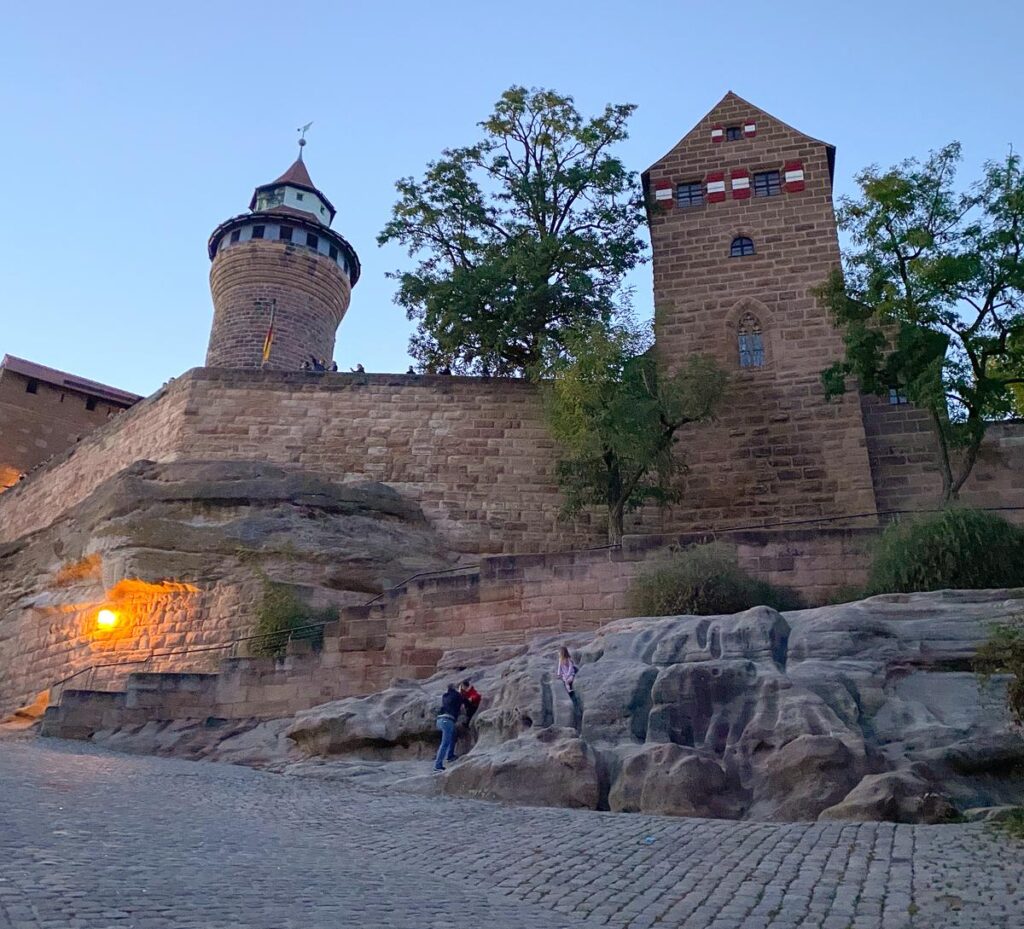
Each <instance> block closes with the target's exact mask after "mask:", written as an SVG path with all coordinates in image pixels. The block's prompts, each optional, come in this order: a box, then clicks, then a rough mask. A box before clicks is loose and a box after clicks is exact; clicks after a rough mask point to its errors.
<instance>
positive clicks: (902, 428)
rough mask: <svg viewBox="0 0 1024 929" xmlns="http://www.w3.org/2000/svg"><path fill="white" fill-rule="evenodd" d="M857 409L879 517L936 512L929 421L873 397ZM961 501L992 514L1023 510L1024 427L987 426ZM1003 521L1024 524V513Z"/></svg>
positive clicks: (937, 482) (937, 489)
mask: <svg viewBox="0 0 1024 929" xmlns="http://www.w3.org/2000/svg"><path fill="white" fill-rule="evenodd" d="M860 403H861V408H862V410H863V415H864V429H865V431H866V433H867V439H868V454H869V458H870V460H871V473H872V478H873V481H874V487H875V495H876V498H877V500H878V509H879V511H880V512H884V511H893V510H921V509H934V508H935V507H937V506H940V505H941V503H942V477H941V475H940V473H939V467H938V460H939V459H938V455H939V449H938V443H937V441H936V439H935V432H934V427H933V425H932V420H931V416H930V415H929V414H928V413H927V412H926V411H924V410H921V409H918V408H916V407H914V406H911V405H909V404H895V405H893V404H889V403H886V402H885V400H884V399H882V398H880V397H875V396H863V397H861V398H860ZM960 499H961V501H962V502H964V503H966V504H969V505H971V506H980V507H986V508H991V509H997V508H999V507H1024V423H1020V422H1014V423H996V424H993V425H991V426H989V428H988V431H987V432H986V434H985V440H984V442H983V443H982V446H981V449H980V451H979V453H978V460H977V461H976V462H975V465H974V468H973V469H972V471H971V474H970V477H968V479H967V483H966V484H965V485H964V486H963V488H962V489H961V491H960ZM1003 515H1005V516H1006V518H1007V519H1011V520H1014V521H1017V522H1024V510H1021V511H1015V510H1013V509H1007V510H1006V511H1005V512H1004V514H1003Z"/></svg>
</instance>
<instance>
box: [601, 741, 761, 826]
mask: <svg viewBox="0 0 1024 929" xmlns="http://www.w3.org/2000/svg"><path fill="white" fill-rule="evenodd" d="M738 787H739V785H738V784H730V783H729V779H728V777H727V776H726V773H725V771H724V770H723V769H722V766H721V765H720V764H719V763H718V762H717V761H715V760H714V759H713V758H709V757H706V756H704V755H700V754H698V753H697V752H695V751H694V750H693V749H688V748H682V747H681V746H679V745H671V744H663V745H645V746H643V747H642V748H639V749H637V750H635V751H633V752H632V753H630V754H629V755H628V756H627V757H626V759H625V760H624V761H623V763H622V765H621V768H620V769H619V772H618V776H617V777H616V779H615V783H614V784H613V785H612V788H611V791H610V793H609V795H608V808H609V809H611V810H612V811H614V812H623V813H638V812H644V813H665V814H668V815H671V816H705V817H712V818H724V819H737V818H739V814H740V813H741V812H742V810H743V807H744V806H745V804H744V802H743V797H742V791H740V790H739V789H738Z"/></svg>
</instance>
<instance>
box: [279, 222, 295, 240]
mask: <svg viewBox="0 0 1024 929" xmlns="http://www.w3.org/2000/svg"><path fill="white" fill-rule="evenodd" d="M294 233H295V229H294V228H293V227H292V226H279V227H278V229H277V237H278V238H279V239H280V240H281V241H282V242H291V241H292V235H293V234H294Z"/></svg>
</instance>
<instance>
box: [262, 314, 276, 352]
mask: <svg viewBox="0 0 1024 929" xmlns="http://www.w3.org/2000/svg"><path fill="white" fill-rule="evenodd" d="M276 315H277V301H276V300H275V301H274V302H273V303H272V304H271V306H270V326H269V328H268V329H267V337H266V338H265V339H264V340H263V364H266V363H267V362H268V361H270V346H271V345H273V344H274V317H275V316H276Z"/></svg>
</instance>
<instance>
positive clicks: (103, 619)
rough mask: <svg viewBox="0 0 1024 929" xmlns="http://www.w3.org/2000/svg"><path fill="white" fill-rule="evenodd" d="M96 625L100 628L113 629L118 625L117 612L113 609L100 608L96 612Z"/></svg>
mask: <svg viewBox="0 0 1024 929" xmlns="http://www.w3.org/2000/svg"><path fill="white" fill-rule="evenodd" d="M96 625H97V626H99V627H100V629H113V628H114V626H116V625H117V613H115V612H114V611H113V610H100V611H99V612H98V613H97V614H96Z"/></svg>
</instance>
